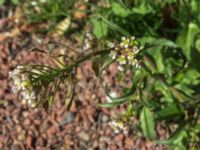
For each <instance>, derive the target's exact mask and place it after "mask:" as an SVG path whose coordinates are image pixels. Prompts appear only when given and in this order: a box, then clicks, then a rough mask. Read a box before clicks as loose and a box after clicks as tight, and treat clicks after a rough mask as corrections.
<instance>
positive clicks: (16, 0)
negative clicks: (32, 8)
mask: <svg viewBox="0 0 200 150" xmlns="http://www.w3.org/2000/svg"><path fill="white" fill-rule="evenodd" d="M11 1H12V3H13V4H14V5H17V4H18V3H19V0H11Z"/></svg>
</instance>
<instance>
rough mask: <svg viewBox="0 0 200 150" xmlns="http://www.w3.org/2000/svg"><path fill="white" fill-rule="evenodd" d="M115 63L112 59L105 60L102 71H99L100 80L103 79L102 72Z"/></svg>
mask: <svg viewBox="0 0 200 150" xmlns="http://www.w3.org/2000/svg"><path fill="white" fill-rule="evenodd" d="M113 62H114V60H113V59H111V58H110V57H107V58H105V61H104V63H103V65H102V67H101V69H100V71H99V75H98V76H99V78H100V77H101V75H102V72H103V71H104V70H105V69H106V68H107V67H108V66H109V65H110V64H112V63H113Z"/></svg>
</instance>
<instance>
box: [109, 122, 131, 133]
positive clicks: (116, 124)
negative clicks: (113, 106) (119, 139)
mask: <svg viewBox="0 0 200 150" xmlns="http://www.w3.org/2000/svg"><path fill="white" fill-rule="evenodd" d="M109 125H110V126H111V127H112V128H113V129H114V132H115V133H119V132H120V130H121V131H123V132H124V133H126V132H127V128H126V127H125V126H124V124H123V122H122V121H115V120H113V121H111V122H110V123H109Z"/></svg>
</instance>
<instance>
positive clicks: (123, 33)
mask: <svg viewBox="0 0 200 150" xmlns="http://www.w3.org/2000/svg"><path fill="white" fill-rule="evenodd" d="M100 18H101V19H102V20H103V21H104V23H105V24H107V25H108V27H109V28H111V29H113V30H116V31H118V32H120V33H121V34H122V35H124V36H127V37H130V36H131V35H130V33H129V32H128V31H126V30H125V29H123V28H121V27H120V26H118V25H117V24H115V23H113V22H111V21H109V20H107V19H106V18H105V17H103V16H101V15H100Z"/></svg>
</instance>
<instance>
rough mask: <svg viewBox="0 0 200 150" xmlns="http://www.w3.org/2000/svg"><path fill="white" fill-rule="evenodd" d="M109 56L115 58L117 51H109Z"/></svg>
mask: <svg viewBox="0 0 200 150" xmlns="http://www.w3.org/2000/svg"><path fill="white" fill-rule="evenodd" d="M109 56H110V57H111V58H112V59H116V57H117V52H115V51H111V52H110V54H109Z"/></svg>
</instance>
